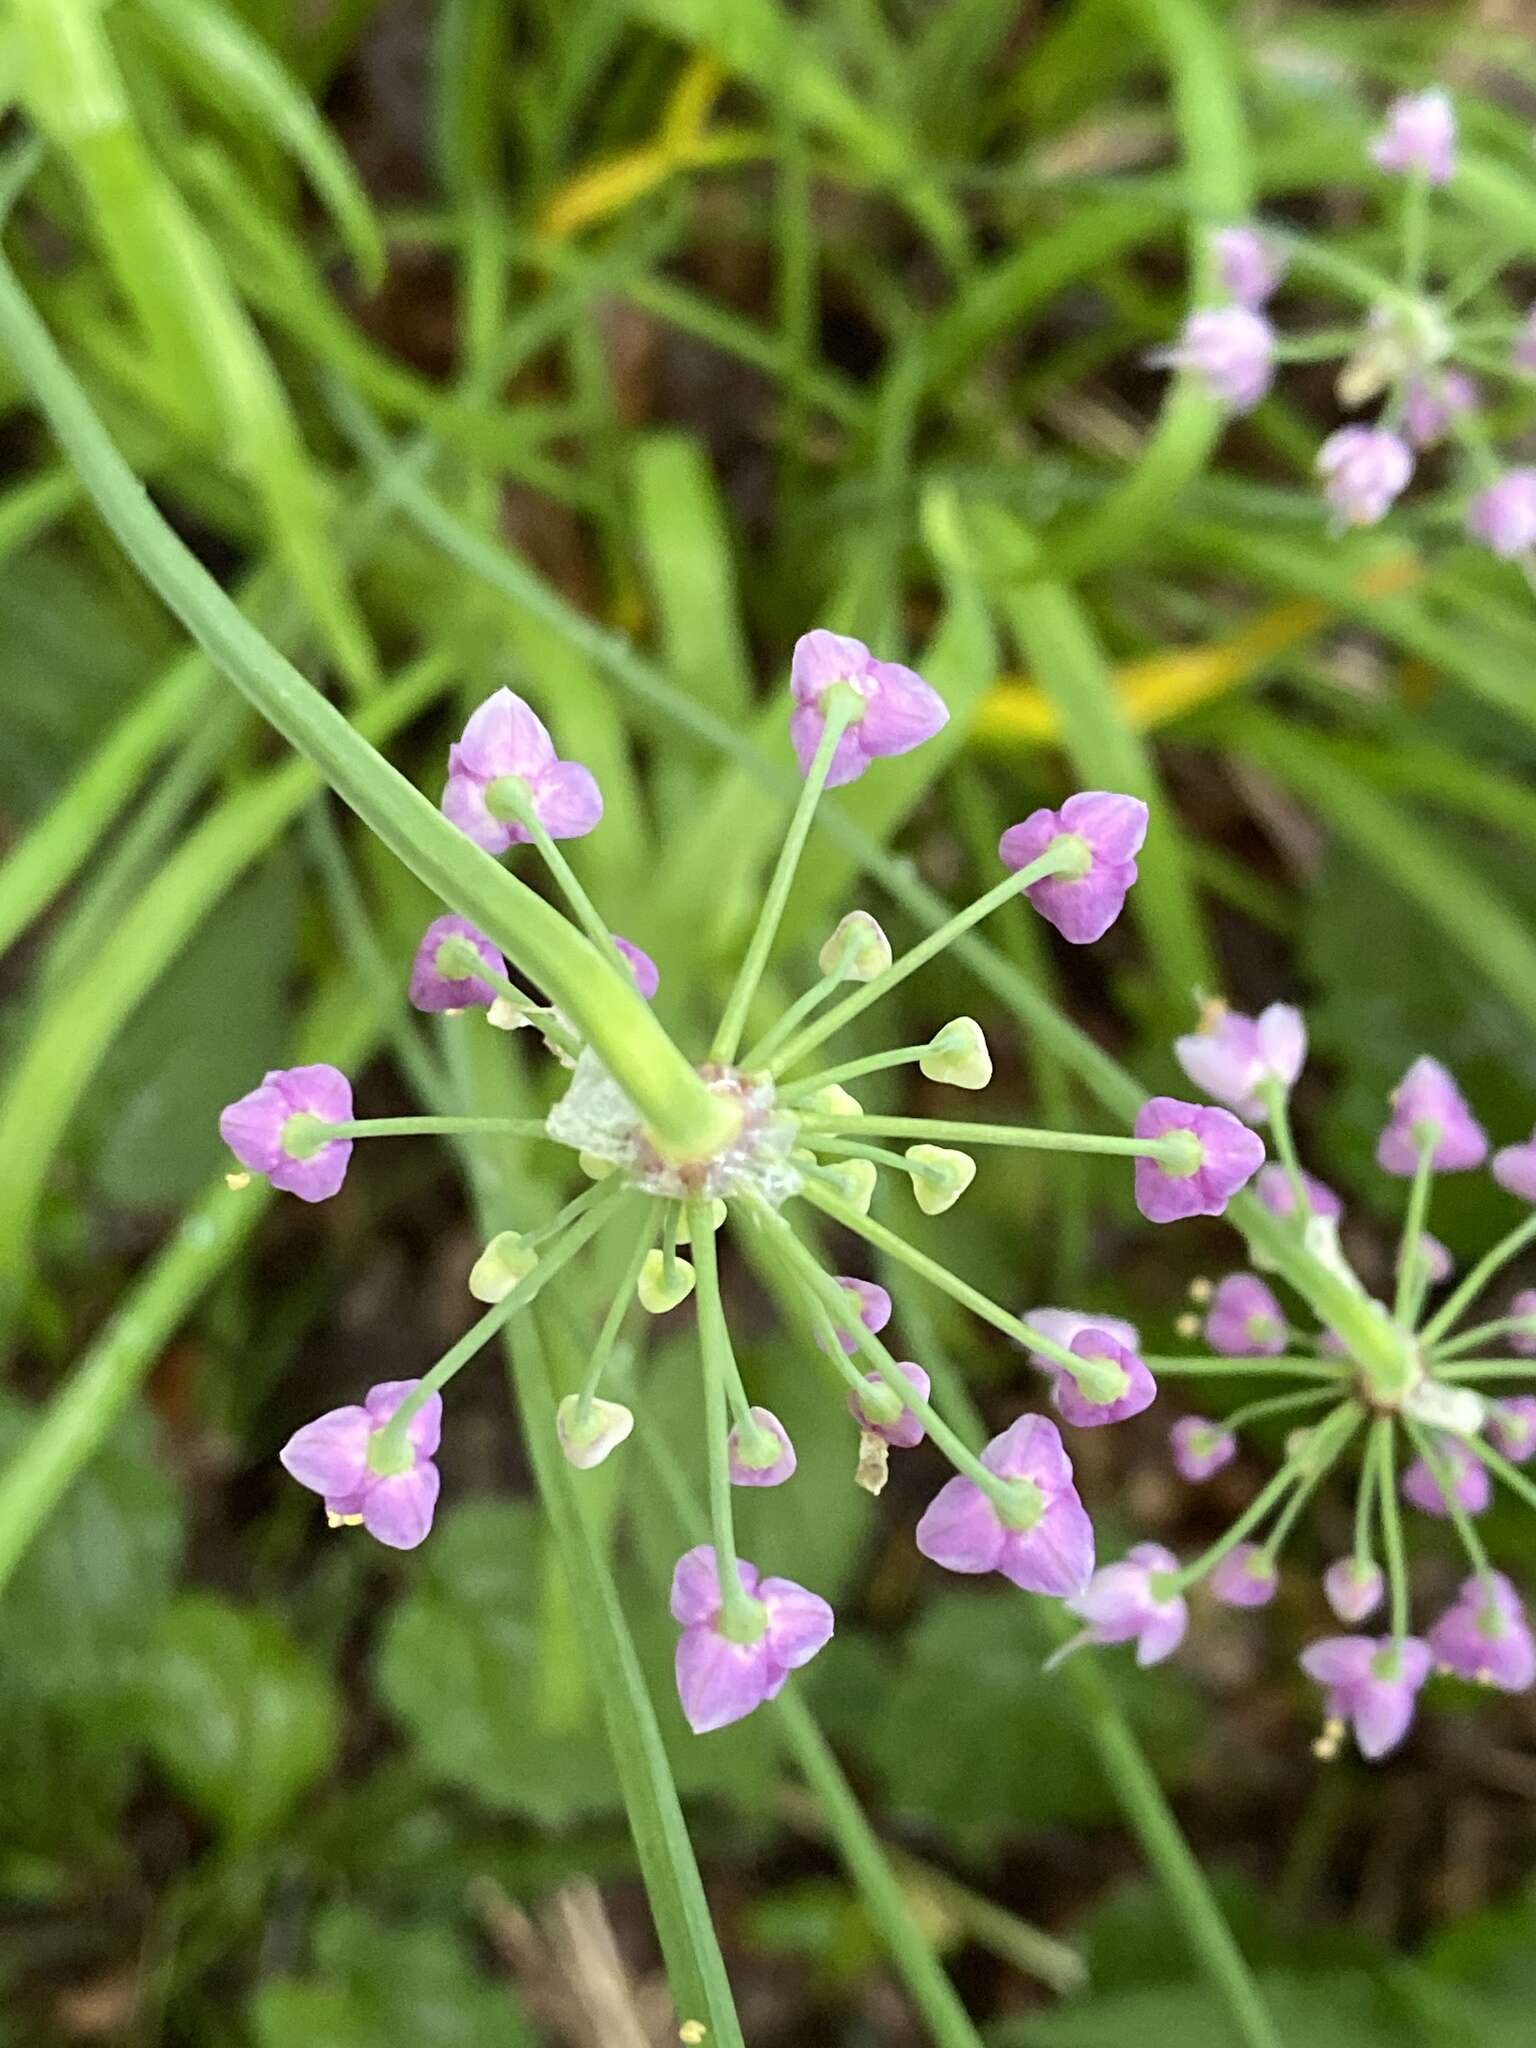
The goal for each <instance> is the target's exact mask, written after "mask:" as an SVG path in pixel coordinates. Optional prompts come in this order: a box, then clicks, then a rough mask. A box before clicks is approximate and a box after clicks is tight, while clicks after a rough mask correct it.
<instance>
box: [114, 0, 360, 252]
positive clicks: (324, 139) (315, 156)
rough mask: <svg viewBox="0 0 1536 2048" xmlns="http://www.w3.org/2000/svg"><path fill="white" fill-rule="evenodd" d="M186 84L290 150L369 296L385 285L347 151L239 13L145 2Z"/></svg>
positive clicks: (186, 1)
mask: <svg viewBox="0 0 1536 2048" xmlns="http://www.w3.org/2000/svg"><path fill="white" fill-rule="evenodd" d="M140 6H141V9H142V13H143V16H144V18H145V19H147V20H148V21H149V22H150V23H151V24H152V25H153V27H154V29H155V31H156V40H157V41H158V42H159V44H160V46H161V48H162V49H164V50H166V51H167V52H169V53H171V54H172V55H173V56H174V57H175V58H176V60H177V70H178V72H179V73H180V75H181V77H182V78H183V80H184V81H185V82H186V83H187V84H189V85H191V86H192V87H193V88H194V89H195V90H197V91H198V92H199V93H200V94H201V95H202V96H203V97H205V98H207V99H208V100H210V101H211V102H212V103H213V104H214V105H215V106H217V107H218V108H219V109H220V110H221V111H223V112H228V111H229V110H230V109H231V108H236V109H243V110H244V111H245V112H246V113H247V114H249V115H250V116H252V118H253V119H254V120H255V121H256V122H257V123H258V124H259V125H260V126H261V127H264V128H265V129H266V130H267V131H268V132H269V133H270V134H271V135H273V136H274V137H275V138H276V139H277V140H278V141H279V142H280V143H282V144H283V146H284V147H285V148H287V149H288V150H289V151H290V152H291V153H292V155H293V156H294V158H295V159H296V160H297V161H298V162H299V163H300V164H301V165H302V166H303V168H304V171H305V173H306V174H307V176H308V178H309V181H310V183H311V184H312V185H313V186H314V188H315V191H316V193H317V194H318V195H319V197H320V199H321V201H322V202H323V204H324V205H325V207H326V210H327V211H328V212H329V214H330V216H331V218H332V220H334V221H335V223H336V227H337V230H338V232H339V233H340V235H341V238H342V240H343V242H345V244H346V246H347V248H348V249H349V251H350V252H351V255H352V260H353V262H354V263H355V264H356V265H357V270H358V275H359V277H360V278H361V279H362V281H363V284H364V286H365V287H366V288H367V289H368V290H369V291H375V290H377V288H378V286H379V285H380V284H381V283H382V282H383V278H384V238H383V234H382V232H381V230H380V227H379V223H378V221H377V220H376V219H375V217H374V212H373V207H372V205H371V204H370V202H369V199H368V195H367V193H366V192H365V191H364V189H363V185H362V181H361V180H360V179H359V177H358V175H357V173H356V171H354V170H353V168H352V165H351V163H350V161H349V160H348V158H347V154H346V152H345V150H343V149H342V147H341V145H340V143H339V142H338V141H337V140H336V138H335V136H334V135H333V134H332V133H331V131H330V129H329V128H328V127H327V126H326V124H325V122H324V121H323V120H322V118H321V117H320V115H319V114H318V113H317V112H316V111H315V107H314V104H313V102H312V101H311V100H310V98H309V96H308V95H307V94H306V93H305V91H304V90H303V88H302V87H301V86H300V85H299V84H298V83H297V81H296V80H294V79H293V78H292V77H290V76H289V74H288V72H286V71H285V70H284V69H283V66H282V65H281V64H280V63H279V62H278V60H277V58H276V57H275V56H274V55H273V54H272V52H271V50H270V49H269V48H268V47H267V45H266V44H265V43H264V42H262V41H261V39H260V38H259V37H257V36H254V35H252V34H251V32H250V30H249V29H248V28H247V27H246V26H245V24H244V22H242V21H241V20H240V18H239V16H238V15H237V14H234V13H231V12H229V11H228V10H227V9H225V8H223V7H218V6H213V5H210V4H209V0H140Z"/></svg>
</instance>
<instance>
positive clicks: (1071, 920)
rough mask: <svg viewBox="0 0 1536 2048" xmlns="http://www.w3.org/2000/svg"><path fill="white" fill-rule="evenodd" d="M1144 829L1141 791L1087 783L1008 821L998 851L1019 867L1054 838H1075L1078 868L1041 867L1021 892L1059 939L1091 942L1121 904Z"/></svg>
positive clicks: (1004, 860) (1037, 855) (1008, 863)
mask: <svg viewBox="0 0 1536 2048" xmlns="http://www.w3.org/2000/svg"><path fill="white" fill-rule="evenodd" d="M1146 836H1147V807H1146V805H1145V804H1144V803H1143V802H1142V801H1141V799H1140V797H1135V796H1116V795H1114V794H1113V793H1112V792H1110V791H1108V790H1102V789H1085V790H1079V792H1078V793H1077V795H1076V796H1069V797H1068V798H1067V800H1066V802H1065V803H1064V804H1063V805H1062V807H1061V809H1060V810H1059V811H1052V810H1046V809H1042V810H1038V811H1031V812H1030V814H1029V816H1028V817H1027V818H1026V819H1024V821H1023V823H1022V824H1018V825H1010V826H1009V827H1008V830H1007V831H1006V832H1005V833H1004V834H1003V836H1002V839H1001V840H1000V841H999V843H998V849H997V851H998V856H999V858H1000V859H1001V861H1002V863H1003V866H1004V867H1005V868H1012V869H1013V871H1014V873H1015V874H1017V873H1018V871H1019V870H1020V868H1027V867H1028V866H1029V865H1030V863H1031V862H1032V861H1036V860H1038V859H1039V858H1040V856H1041V854H1042V853H1044V852H1045V851H1046V849H1047V848H1048V847H1050V846H1052V845H1053V844H1054V843H1055V842H1056V841H1057V840H1058V839H1069V840H1072V841H1075V842H1076V846H1077V849H1078V851H1079V853H1080V855H1081V857H1082V858H1083V860H1084V862H1085V865H1084V867H1083V871H1082V872H1081V873H1079V874H1060V875H1046V876H1044V877H1043V878H1042V879H1041V880H1040V881H1038V882H1031V883H1030V885H1029V887H1028V888H1027V889H1026V890H1025V891H1024V894H1025V895H1026V896H1027V897H1028V898H1029V900H1030V902H1031V903H1032V904H1033V905H1034V907H1035V909H1036V910H1038V911H1039V913H1040V915H1041V916H1042V917H1043V918H1045V919H1046V920H1047V922H1048V923H1050V924H1053V925H1055V927H1056V929H1057V931H1059V932H1060V933H1061V935H1062V937H1063V938H1064V939H1068V940H1070V941H1071V943H1072V944H1073V945H1074V946H1088V945H1091V944H1092V943H1093V941H1094V940H1095V939H1101V938H1102V937H1103V936H1104V934H1105V932H1107V931H1108V930H1109V928H1110V926H1111V925H1112V924H1113V923H1114V921H1115V919H1116V918H1117V917H1118V916H1119V915H1120V912H1121V911H1122V910H1123V909H1124V907H1125V899H1126V896H1127V894H1128V893H1129V891H1130V888H1131V885H1132V883H1134V881H1135V880H1136V855H1137V854H1138V853H1139V852H1140V851H1141V845H1142V841H1143V840H1144V839H1145V838H1146Z"/></svg>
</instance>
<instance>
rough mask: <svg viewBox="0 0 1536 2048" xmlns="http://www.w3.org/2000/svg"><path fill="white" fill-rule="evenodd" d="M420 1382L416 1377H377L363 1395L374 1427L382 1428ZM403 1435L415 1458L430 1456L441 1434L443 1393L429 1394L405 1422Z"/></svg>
mask: <svg viewBox="0 0 1536 2048" xmlns="http://www.w3.org/2000/svg"><path fill="white" fill-rule="evenodd" d="M420 1385H421V1381H420V1380H380V1382H379V1384H378V1385H377V1386H376V1387H370V1388H369V1389H368V1391H367V1393H366V1394H365V1395H364V1396H363V1406H364V1407H365V1408H366V1409H367V1410H368V1414H369V1417H370V1419H371V1420H372V1423H373V1426H374V1428H375V1429H382V1428H383V1427H384V1425H385V1423H386V1422H388V1421H389V1419H390V1417H391V1416H392V1415H393V1414H394V1412H395V1410H396V1409H397V1408H398V1407H399V1406H400V1403H401V1402H402V1401H404V1400H405V1399H406V1398H407V1397H408V1396H409V1395H411V1394H414V1393H415V1391H416V1389H417V1388H418V1387H419V1386H420ZM405 1434H406V1439H407V1441H408V1442H409V1444H410V1446H411V1449H412V1450H413V1451H414V1452H415V1453H416V1455H417V1457H418V1458H432V1457H435V1456H436V1455H437V1447H438V1445H439V1444H440V1443H441V1442H442V1438H443V1397H442V1395H441V1394H429V1395H428V1396H427V1398H426V1400H425V1401H423V1402H422V1404H421V1406H420V1407H419V1408H418V1409H417V1410H416V1413H415V1414H414V1415H413V1416H412V1417H411V1419H410V1421H409V1422H408V1423H407V1424H406V1425H405Z"/></svg>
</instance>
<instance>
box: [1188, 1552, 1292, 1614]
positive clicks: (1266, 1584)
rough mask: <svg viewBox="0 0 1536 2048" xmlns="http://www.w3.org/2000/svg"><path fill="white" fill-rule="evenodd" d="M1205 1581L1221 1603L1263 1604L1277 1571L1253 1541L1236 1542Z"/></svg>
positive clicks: (1271, 1596) (1276, 1580) (1272, 1588)
mask: <svg viewBox="0 0 1536 2048" xmlns="http://www.w3.org/2000/svg"><path fill="white" fill-rule="evenodd" d="M1206 1583H1207V1584H1208V1585H1209V1587H1210V1589H1211V1593H1212V1595H1213V1596H1214V1597H1215V1598H1216V1599H1217V1600H1219V1601H1220V1602H1221V1604H1222V1606H1223V1607H1267V1606H1268V1605H1269V1603H1270V1601H1271V1600H1273V1599H1274V1597H1275V1589H1276V1587H1277V1586H1278V1585H1279V1584H1280V1574H1279V1573H1278V1572H1277V1571H1276V1570H1275V1567H1274V1562H1273V1560H1272V1559H1270V1558H1268V1557H1266V1556H1265V1555H1264V1552H1263V1551H1262V1550H1260V1548H1259V1546H1258V1545H1257V1544H1256V1543H1238V1544H1234V1545H1233V1547H1232V1549H1230V1550H1229V1551H1228V1552H1227V1554H1226V1556H1225V1557H1223V1558H1219V1559H1218V1560H1217V1562H1216V1563H1215V1564H1214V1565H1213V1566H1212V1568H1211V1575H1210V1578H1209V1579H1208V1580H1207V1582H1206Z"/></svg>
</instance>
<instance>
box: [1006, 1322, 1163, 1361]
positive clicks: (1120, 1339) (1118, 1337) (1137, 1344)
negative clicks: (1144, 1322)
mask: <svg viewBox="0 0 1536 2048" xmlns="http://www.w3.org/2000/svg"><path fill="white" fill-rule="evenodd" d="M1023 1320H1024V1321H1025V1322H1026V1323H1027V1324H1028V1325H1029V1327H1030V1328H1031V1329H1032V1330H1034V1331H1036V1332H1037V1333H1038V1334H1039V1335H1040V1336H1042V1337H1047V1338H1049V1339H1050V1341H1051V1343H1053V1344H1059V1345H1060V1346H1061V1348H1062V1350H1063V1351H1070V1350H1071V1348H1072V1340H1073V1339H1074V1338H1075V1337H1080V1336H1081V1335H1082V1333H1083V1332H1084V1330H1104V1331H1107V1332H1108V1334H1109V1335H1110V1336H1111V1337H1113V1338H1114V1340H1115V1342H1116V1343H1117V1344H1123V1345H1124V1346H1125V1348H1126V1350H1127V1351H1139V1350H1140V1349H1141V1335H1140V1332H1139V1331H1138V1330H1137V1328H1136V1325H1135V1324H1134V1323H1128V1322H1127V1321H1126V1320H1125V1318H1124V1317H1123V1316H1098V1315H1093V1316H1090V1315H1082V1314H1080V1313H1079V1312H1078V1310H1076V1309H1075V1308H1032V1309H1031V1310H1030V1311H1029V1313H1028V1315H1026V1316H1025V1317H1024V1319H1023ZM1029 1357H1030V1360H1031V1362H1032V1363H1033V1364H1035V1365H1038V1366H1041V1367H1043V1368H1044V1370H1045V1371H1046V1372H1060V1371H1061V1367H1060V1366H1059V1365H1058V1364H1057V1362H1056V1360H1055V1359H1054V1358H1052V1357H1050V1355H1049V1354H1048V1353H1047V1352H1044V1351H1031V1352H1030V1353H1029Z"/></svg>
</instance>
